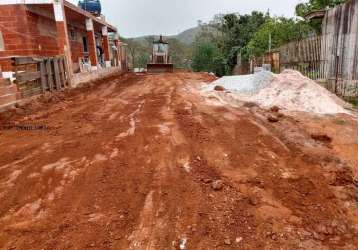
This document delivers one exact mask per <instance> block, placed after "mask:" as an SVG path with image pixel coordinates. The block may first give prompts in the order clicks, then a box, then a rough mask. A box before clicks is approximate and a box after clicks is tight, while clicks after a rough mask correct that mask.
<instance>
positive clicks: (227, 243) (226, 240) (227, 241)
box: [224, 238, 231, 246]
mask: <svg viewBox="0 0 358 250" xmlns="http://www.w3.org/2000/svg"><path fill="white" fill-rule="evenodd" d="M224 243H225V245H228V246H230V245H231V240H230V239H229V238H226V239H225V240H224Z"/></svg>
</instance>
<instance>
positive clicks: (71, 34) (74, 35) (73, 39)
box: [70, 29, 77, 41]
mask: <svg viewBox="0 0 358 250" xmlns="http://www.w3.org/2000/svg"><path fill="white" fill-rule="evenodd" d="M70 40H71V41H76V40H77V39H76V30H75V29H70Z"/></svg>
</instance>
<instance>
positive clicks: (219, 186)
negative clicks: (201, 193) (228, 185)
mask: <svg viewBox="0 0 358 250" xmlns="http://www.w3.org/2000/svg"><path fill="white" fill-rule="evenodd" d="M211 187H212V188H213V189H214V190H215V191H220V190H222V189H223V187H224V183H223V182H222V181H220V180H218V181H214V182H213V183H212V184H211Z"/></svg>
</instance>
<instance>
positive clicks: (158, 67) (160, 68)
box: [147, 63, 174, 73]
mask: <svg viewBox="0 0 358 250" xmlns="http://www.w3.org/2000/svg"><path fill="white" fill-rule="evenodd" d="M173 71H174V66H173V64H171V63H168V64H165V63H150V64H148V65H147V72H148V73H173Z"/></svg>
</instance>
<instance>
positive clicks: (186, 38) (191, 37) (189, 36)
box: [133, 25, 217, 45]
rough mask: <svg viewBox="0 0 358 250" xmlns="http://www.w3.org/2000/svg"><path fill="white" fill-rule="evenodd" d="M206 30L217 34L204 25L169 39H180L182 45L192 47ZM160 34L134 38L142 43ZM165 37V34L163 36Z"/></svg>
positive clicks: (211, 28) (214, 30) (213, 29)
mask: <svg viewBox="0 0 358 250" xmlns="http://www.w3.org/2000/svg"><path fill="white" fill-rule="evenodd" d="M204 29H205V31H209V32H212V33H216V32H217V30H216V29H215V28H213V27H211V26H209V25H202V26H197V27H194V28H191V29H188V30H185V31H183V32H181V33H179V34H178V35H175V36H169V37H167V38H176V39H178V40H179V41H180V42H181V43H183V44H185V45H191V44H192V43H193V42H194V41H195V38H196V36H197V35H199V34H200V32H202V31H203V30H204ZM159 35H160V34H153V35H148V36H141V37H136V38H133V39H134V40H135V41H137V42H141V41H144V40H145V39H147V38H149V37H154V36H159ZM163 35H164V36H165V34H163Z"/></svg>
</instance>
